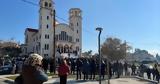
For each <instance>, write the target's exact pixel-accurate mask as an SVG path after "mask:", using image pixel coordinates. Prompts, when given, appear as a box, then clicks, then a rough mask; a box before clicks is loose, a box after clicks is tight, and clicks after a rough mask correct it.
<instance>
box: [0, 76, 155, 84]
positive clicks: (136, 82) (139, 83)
mask: <svg viewBox="0 0 160 84" xmlns="http://www.w3.org/2000/svg"><path fill="white" fill-rule="evenodd" d="M17 75H18V74H16V75H0V84H2V83H3V81H5V82H6V83H3V84H8V83H7V82H10V84H12V83H13V81H14V80H11V79H7V78H5V77H9V76H17ZM11 82H12V83H11ZM98 83H99V82H98V81H95V80H94V81H92V80H87V81H85V80H75V79H73V78H72V79H68V80H67V84H98ZM44 84H59V78H52V77H49V80H48V81H47V82H45V83H44ZM102 84H108V83H107V80H103V81H102ZM110 84H156V83H153V82H147V81H146V80H142V79H140V78H118V79H111V80H110Z"/></svg>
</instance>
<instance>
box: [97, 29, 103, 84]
mask: <svg viewBox="0 0 160 84" xmlns="http://www.w3.org/2000/svg"><path fill="white" fill-rule="evenodd" d="M96 30H97V31H99V35H98V52H99V84H101V60H102V58H101V50H100V36H101V32H102V30H103V28H101V27H97V28H96Z"/></svg>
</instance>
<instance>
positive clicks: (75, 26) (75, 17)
mask: <svg viewBox="0 0 160 84" xmlns="http://www.w3.org/2000/svg"><path fill="white" fill-rule="evenodd" d="M69 21H70V22H69V25H70V27H71V29H72V31H73V32H74V36H73V42H74V43H75V45H74V51H76V52H77V53H78V54H79V55H81V51H82V11H81V10H80V9H79V8H72V9H70V10H69Z"/></svg>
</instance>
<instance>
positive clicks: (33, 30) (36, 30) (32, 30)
mask: <svg viewBox="0 0 160 84" xmlns="http://www.w3.org/2000/svg"><path fill="white" fill-rule="evenodd" d="M26 30H27V31H29V32H38V29H32V28H27V29H26Z"/></svg>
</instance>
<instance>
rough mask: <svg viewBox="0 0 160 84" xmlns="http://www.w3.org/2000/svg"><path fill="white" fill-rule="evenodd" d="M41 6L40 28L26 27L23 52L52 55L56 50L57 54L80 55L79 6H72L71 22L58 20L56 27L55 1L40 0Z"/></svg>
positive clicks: (80, 28) (80, 14)
mask: <svg viewBox="0 0 160 84" xmlns="http://www.w3.org/2000/svg"><path fill="white" fill-rule="evenodd" d="M39 6H40V9H39V28H38V29H33V28H26V30H25V44H24V45H23V46H22V51H23V53H24V54H26V55H28V54H29V53H38V54H40V55H42V56H44V57H52V56H54V51H55V52H56V55H57V56H58V55H65V56H68V57H70V56H73V57H76V58H77V57H79V56H80V55H81V51H82V11H81V10H80V9H79V8H71V9H70V10H69V23H59V22H57V20H56V22H55V23H56V24H55V27H54V13H55V12H54V10H55V8H54V4H53V1H52V0H40V2H39ZM54 30H55V31H54ZM54 35H55V36H54ZM54 37H55V47H54ZM57 53H58V54H57Z"/></svg>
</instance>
